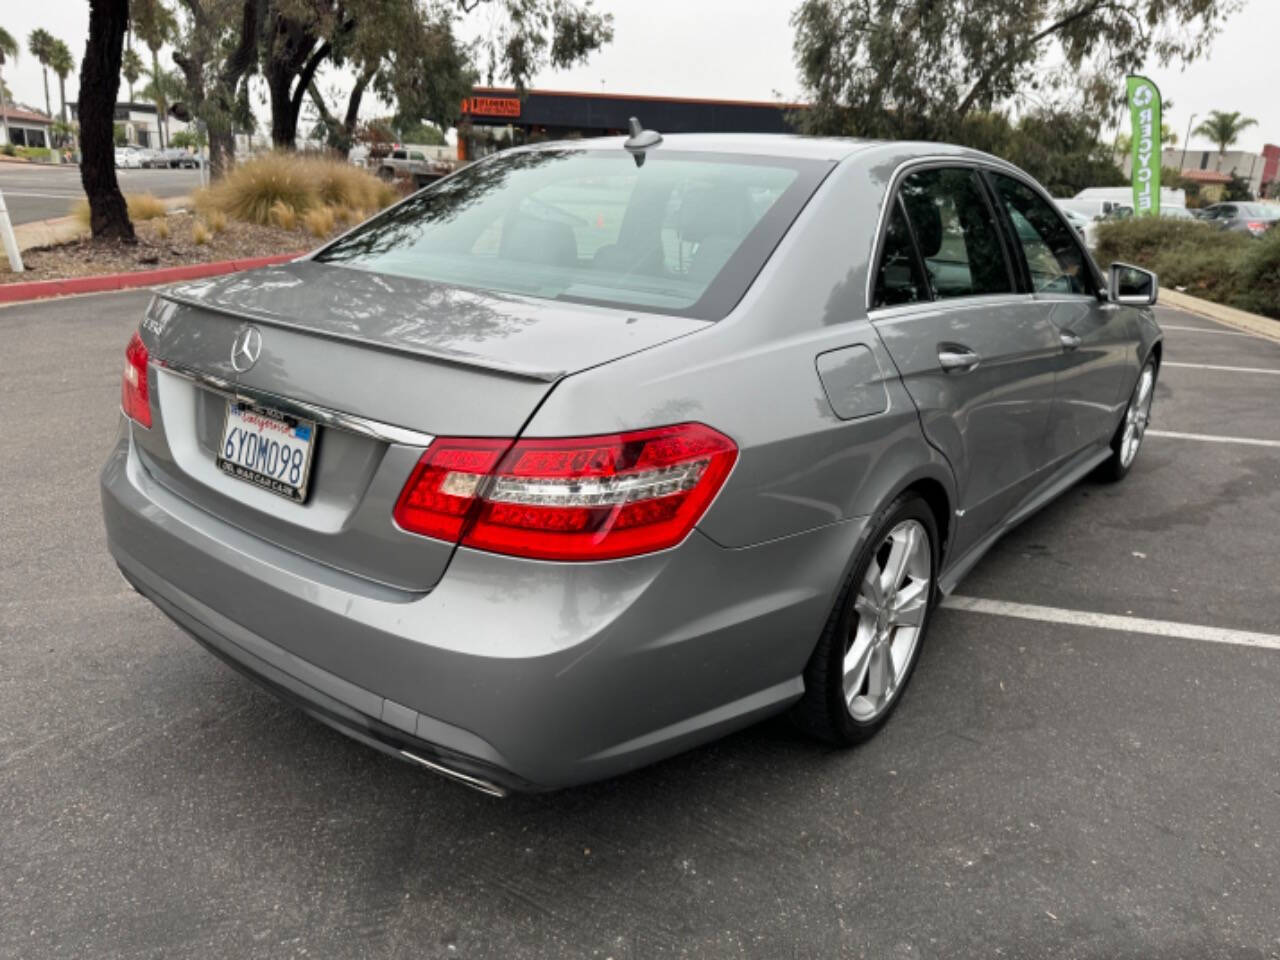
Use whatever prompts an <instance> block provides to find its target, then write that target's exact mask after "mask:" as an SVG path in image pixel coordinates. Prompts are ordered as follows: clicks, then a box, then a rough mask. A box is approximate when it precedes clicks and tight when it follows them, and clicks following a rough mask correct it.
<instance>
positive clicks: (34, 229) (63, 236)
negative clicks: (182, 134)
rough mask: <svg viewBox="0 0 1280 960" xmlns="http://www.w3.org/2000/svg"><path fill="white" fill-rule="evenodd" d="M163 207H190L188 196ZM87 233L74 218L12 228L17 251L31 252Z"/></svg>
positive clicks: (42, 221) (41, 221) (178, 198)
mask: <svg viewBox="0 0 1280 960" xmlns="http://www.w3.org/2000/svg"><path fill="white" fill-rule="evenodd" d="M163 199H164V205H165V207H167V208H168V209H169V210H170V211H173V210H177V209H180V208H183V207H189V206H191V198H190V197H189V196H182V197H165V198H163ZM88 233H89V231H88V229H86V228H85V227H84V226H83V225H82V224H81V223H80V221H78V220H77V219H76V218H75V217H69V216H68V217H54V218H53V219H50V220H35V221H33V222H31V223H22V224H19V225H18V226H16V227H14V228H13V234H14V236H15V237H16V238H17V240H18V249H19V250H31V249H32V248H34V247H48V246H52V245H53V244H56V243H67V242H68V241H71V240H75V239H77V238H78V237H83V236H87V235H88Z"/></svg>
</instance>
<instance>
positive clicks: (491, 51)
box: [263, 0, 613, 148]
mask: <svg viewBox="0 0 1280 960" xmlns="http://www.w3.org/2000/svg"><path fill="white" fill-rule="evenodd" d="M270 2H271V10H270V13H269V16H268V23H267V28H266V34H265V37H264V41H263V75H264V76H265V77H266V80H267V89H268V91H269V93H270V96H271V138H272V140H273V142H274V143H275V144H276V146H278V147H284V148H292V147H293V146H294V144H295V143H296V141H297V131H298V115H299V113H300V111H301V107H302V102H303V99H304V98H305V97H306V96H307V95H308V93H309V92H310V91H311V90H312V81H314V80H315V78H316V73H317V71H318V70H319V69H320V67H321V66H322V65H323V64H324V63H325V62H326V61H329V62H333V63H336V64H340V65H344V64H350V65H352V66H353V67H354V69H355V73H356V77H357V83H356V88H355V89H354V90H353V95H354V107H355V109H356V110H358V109H359V100H360V97H362V96H363V94H364V92H365V90H366V89H367V88H368V87H369V86H372V87H373V88H374V89H375V90H376V91H377V92H378V93H379V94H380V95H382V96H384V97H388V98H393V99H395V100H396V102H397V104H398V107H399V111H398V112H399V113H401V114H403V115H405V116H406V117H408V118H409V119H411V120H420V119H423V118H424V117H425V118H426V119H429V120H432V121H433V122H440V121H442V120H443V121H446V122H449V121H452V120H453V119H455V118H456V116H457V111H458V101H459V100H460V99H461V96H462V95H463V94H465V90H466V87H467V86H468V85H469V84H470V82H471V81H470V79H469V78H470V76H471V74H472V69H471V67H470V64H469V62H468V61H469V60H470V54H471V52H472V51H469V50H467V49H466V48H465V47H463V46H462V45H461V44H459V43H458V42H457V40H456V38H455V36H454V24H455V23H456V21H457V19H458V17H459V16H460V15H462V14H466V13H470V12H472V11H474V10H476V9H478V8H479V7H481V6H483V5H491V6H492V7H493V8H494V11H495V13H496V14H497V16H496V17H495V23H497V24H498V25H499V26H498V27H497V29H495V30H494V31H493V33H492V34H491V35H490V36H489V37H488V38H487V41H486V42H485V43H484V44H483V46H484V48H485V49H486V50H487V53H488V66H487V72H488V76H489V79H490V81H492V80H493V79H494V78H495V77H501V79H503V80H506V81H509V82H511V83H512V84H514V85H515V86H516V88H517V89H519V90H521V91H523V89H524V87H525V84H526V83H527V82H528V80H529V79H530V78H531V77H532V76H533V75H534V74H536V73H537V72H538V71H539V70H540V69H542V68H543V67H545V66H548V65H550V66H554V67H568V66H572V65H574V64H577V63H581V62H584V61H585V60H586V58H587V57H588V56H590V54H591V53H592V52H593V51H595V50H597V49H599V48H600V47H601V46H603V45H604V44H606V43H608V42H610V41H611V40H612V39H613V17H612V15H611V14H607V13H606V14H599V13H596V12H595V10H594V8H593V6H592V2H591V0H449V2H439V3H435V4H432V5H423V4H420V3H417V2H414V0H270ZM459 91H462V92H461V93H459ZM313 99H314V98H313ZM446 101H447V102H446ZM352 106H353V103H352V102H351V101H349V102H348V108H347V119H349V120H350V123H349V124H344V125H343V127H344V129H345V130H347V131H348V132H349V131H350V130H353V129H354V127H355V118H354V114H353V112H352ZM423 107H425V109H421V108H423ZM327 113H328V110H327V108H324V109H322V110H321V114H322V116H324V115H325V114H327Z"/></svg>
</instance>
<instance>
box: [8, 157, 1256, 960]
mask: <svg viewBox="0 0 1280 960" xmlns="http://www.w3.org/2000/svg"><path fill="white" fill-rule="evenodd" d="M133 176H134V177H135V178H137V179H145V178H146V177H147V176H148V174H147V173H146V172H143V173H141V174H136V173H135V174H134V175H133ZM162 176H163V175H162ZM146 300H147V294H145V293H136V292H135V293H118V294H109V295H101V296H95V297H86V298H80V299H69V300H64V301H59V302H46V303H40V304H33V305H21V306H15V307H8V308H4V309H0V336H2V337H3V342H4V344H5V354H6V356H5V361H6V362H5V371H6V375H5V377H4V378H3V379H2V380H0V397H2V403H3V411H4V416H3V419H2V420H0V433H2V435H3V440H4V442H3V450H4V455H3V457H0V490H3V491H4V496H3V497H2V498H0V543H3V544H4V550H3V552H2V553H0V824H3V827H2V828H0V958H14V960H17V958H22V960H43V958H50V957H93V958H95V960H107V958H156V960H160V958H179V957H198V958H200V960H217V958H235V960H244V958H254V957H263V958H280V957H300V956H303V955H307V956H311V957H326V958H348V957H349V958H365V957H380V958H381V957H404V958H436V957H466V958H484V957H501V958H504V960H506V958H526V957H527V958H552V957H554V958H579V957H596V958H600V960H603V958H605V957H613V958H616V960H624V958H652V957H668V956H689V957H698V958H708V957H712V958H714V957H761V958H769V960H774V958H791V957H796V958H837V957H867V958H875V960H887V958H912V960H914V958H934V957H936V958H968V957H975V958H976V957H981V958H997V957H1009V958H1033V960H1041V958H1082V960H1083V958H1093V960H1103V958H1105V960H1147V958H1179V960H1182V958H1186V960H1191V958H1195V960H1208V958H1232V960H1270V958H1275V957H1277V956H1280V908H1278V906H1277V905H1278V904H1280V709H1277V690H1280V636H1277V634H1280V591H1278V590H1277V588H1276V581H1277V569H1278V568H1277V560H1276V557H1277V552H1278V551H1277V547H1278V545H1280V543H1278V541H1280V418H1277V417H1276V416H1275V410H1276V409H1277V407H1278V406H1280V404H1278V402H1277V401H1280V376H1277V375H1276V373H1277V371H1280V345H1278V344H1275V343H1271V342H1267V341H1264V340H1260V339H1256V338H1253V337H1250V336H1247V335H1242V334H1238V333H1235V332H1233V331H1230V330H1227V329H1226V328H1222V327H1218V326H1216V325H1215V324H1213V323H1211V322H1209V321H1207V320H1203V319H1199V318H1196V317H1193V316H1190V315H1186V314H1178V313H1175V312H1173V311H1169V310H1159V311H1158V313H1159V316H1160V319H1161V320H1162V322H1164V323H1165V324H1166V325H1167V336H1168V340H1167V346H1166V354H1165V359H1166V361H1168V364H1167V366H1166V368H1165V369H1164V371H1163V372H1162V374H1161V378H1160V383H1159V387H1158V392H1157V394H1156V403H1155V421H1154V426H1153V433H1151V434H1149V435H1148V439H1147V441H1146V444H1145V446H1144V448H1143V450H1142V453H1141V455H1140V457H1139V459H1138V462H1137V464H1136V466H1135V468H1134V470H1133V472H1132V474H1131V475H1130V476H1129V478H1128V479H1127V480H1126V481H1125V482H1124V483H1123V484H1121V485H1119V486H1103V485H1099V484H1096V483H1093V482H1091V481H1086V482H1084V483H1082V484H1080V485H1079V486H1077V487H1076V488H1075V489H1073V490H1071V491H1070V492H1069V493H1067V494H1066V495H1065V496H1064V497H1063V498H1062V499H1061V500H1059V501H1058V502H1057V503H1055V504H1053V505H1052V506H1050V507H1049V508H1047V509H1046V510H1044V511H1042V512H1041V513H1040V514H1038V515H1037V516H1035V517H1034V518H1032V519H1031V520H1030V521H1028V522H1027V523H1026V524H1025V525H1024V526H1023V527H1021V528H1020V529H1019V530H1017V531H1016V532H1014V533H1013V534H1011V535H1010V536H1009V537H1007V538H1006V539H1005V540H1004V541H1003V542H1002V543H1001V544H1000V545H998V546H997V548H996V549H995V550H994V551H993V552H992V553H991V554H990V555H989V556H988V557H987V558H986V559H985V560H984V561H983V562H982V563H981V564H980V565H979V567H978V568H977V569H976V570H975V571H974V572H973V573H972V574H971V575H970V577H969V578H968V579H967V580H966V581H965V582H964V583H962V584H961V586H960V589H959V591H958V594H959V597H960V598H961V599H953V600H952V601H951V603H953V604H955V605H961V604H962V601H963V602H964V603H968V604H969V606H970V607H971V609H957V608H955V607H954V606H953V607H951V608H945V609H942V610H940V611H939V613H938V616H937V619H936V621H935V623H934V628H933V630H932V633H931V635H930V637H929V642H928V644H927V645H926V647H925V648H924V650H923V652H922V659H921V662H920V664H919V668H918V670H917V672H916V675H915V678H914V681H913V683H912V686H911V688H910V689H909V690H908V691H907V693H906V694H905V699H904V701H903V703H902V705H901V708H900V709H899V711H898V712H897V713H896V714H895V715H894V717H893V719H892V721H891V722H890V723H889V725H888V726H887V727H886V728H885V729H884V731H883V732H882V733H881V734H880V735H879V736H878V737H877V738H876V739H875V740H873V741H872V742H871V743H869V744H867V745H865V746H863V747H861V748H859V749H856V750H851V751H833V750H830V749H827V748H824V747H821V746H818V745H815V744H813V743H811V742H809V741H807V740H805V739H804V738H802V737H800V736H798V735H797V734H795V733H794V732H793V731H792V730H791V729H790V728H789V726H788V724H787V723H786V722H785V721H783V720H778V721H774V722H768V723H765V724H762V725H760V726H757V727H755V728H753V729H751V730H747V731H745V732H743V733H740V734H737V735H735V736H732V737H730V738H728V739H727V740H724V741H722V742H720V743H717V744H714V745H711V746H708V747H705V748H702V749H697V750H693V751H691V752H689V753H686V754H684V755H683V756H680V757H677V758H675V759H673V760H670V761H667V762H665V763H662V764H659V765H657V766H655V767H652V768H649V769H646V770H642V771H639V772H637V773H634V774H632V775H629V776H626V777H622V778H619V779H617V780H613V781H610V782H606V783H601V784H596V785H593V786H589V787H585V788H581V789H576V790H571V791H565V792H561V793H555V794H548V795H541V796H531V797H521V796H517V797H513V798H510V799H508V800H505V801H496V800H493V799H490V798H488V797H484V796H481V795H479V794H476V793H472V792H469V791H467V790H466V789H464V788H462V787H459V786H457V785H455V784H453V783H450V782H447V781H445V780H443V779H439V778H436V777H433V776H432V775H430V774H428V773H424V772H422V771H420V770H417V769H415V768H413V767H410V766H408V765H406V764H403V763H399V762H397V761H395V760H392V759H390V758H388V757H386V756H383V755H382V754H380V753H377V752H375V751H373V750H370V749H368V748H366V747H363V746H361V745H359V744H357V743H354V742H352V741H350V740H348V739H346V738H344V737H342V736H340V735H339V734H336V733H334V732H332V731H331V730H329V729H328V728H326V727H324V726H322V725H321V724H320V723H318V722H316V721H313V720H310V719H308V718H307V717H306V716H304V715H303V714H302V713H300V712H299V711H297V710H295V709H292V708H290V707H288V706H285V705H283V704H281V703H280V702H278V701H277V700H275V699H273V698H272V697H271V696H269V695H268V694H266V693H264V692H263V691H261V690H260V689H259V688H257V687H256V686H254V685H253V684H252V683H250V682H249V681H247V680H245V679H244V678H242V677H241V676H240V675H238V674H236V673H234V672H232V671H231V670H230V669H228V668H227V667H226V666H224V665H223V664H222V663H221V662H219V661H218V660H215V659H214V658H213V657H212V656H210V655H209V654H207V653H205V652H204V651H203V650H202V649H200V648H199V647H198V646H197V645H196V644H195V643H194V642H193V641H191V640H190V639H189V638H188V637H186V636H185V635H184V634H183V633H182V632H181V631H180V630H179V629H178V628H177V627H175V626H174V625H173V624H172V623H170V622H169V621H168V620H167V619H165V617H164V616H162V615H161V614H160V613H159V612H158V611H157V610H156V609H155V608H154V607H152V606H151V605H150V604H148V603H146V602H145V601H143V600H141V599H140V598H139V597H138V596H136V595H135V594H134V593H133V592H132V591H131V590H130V589H128V588H127V587H126V586H125V584H124V582H123V581H122V580H121V578H120V577H119V575H118V574H117V573H116V570H115V568H114V566H113V564H112V562H111V560H110V558H109V557H108V555H107V552H106V548H105V545H104V543H103V533H102V524H101V518H100V514H99V504H98V493H97V471H98V467H99V465H100V464H101V462H102V460H103V458H104V457H105V455H106V452H107V449H108V447H109V446H110V444H111V439H112V436H113V434H114V433H115V429H116V421H117V416H118V414H117V405H118V402H119V380H120V369H121V363H122V353H123V349H124V345H125V341H126V340H127V338H128V336H129V332H130V331H131V329H132V328H133V327H134V326H135V325H136V324H137V322H138V319H139V317H140V315H141V313H142V310H143V307H144V304H145V303H146ZM1175 364H1179V365H1177V366H1175ZM1223 367H1226V368H1239V369H1238V370H1233V369H1227V370H1224V369H1222V368H1223ZM1241 371H1245V372H1241ZM1250 371H1253V372H1250ZM1246 441H1247V442H1246ZM1015 604H1016V605H1020V606H1014V605H1015ZM1100 615H1109V617H1110V618H1109V619H1108V618H1105V617H1100ZM1125 617H1128V618H1138V619H1120V618H1125ZM1233 631H1234V632H1233ZM1245 631H1249V633H1246V632H1245ZM1162 634H1163V635H1162Z"/></svg>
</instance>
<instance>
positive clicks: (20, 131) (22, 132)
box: [0, 106, 53, 147]
mask: <svg viewBox="0 0 1280 960" xmlns="http://www.w3.org/2000/svg"><path fill="white" fill-rule="evenodd" d="M4 117H5V120H6V121H7V123H8V127H9V137H10V140H11V141H12V143H13V145H14V146H15V147H47V146H49V145H50V144H51V142H52V140H51V136H52V130H53V120H52V119H50V118H49V117H46V116H45V115H44V114H43V113H37V112H36V111H34V110H27V109H26V108H24V107H15V106H5V107H4ZM4 128H5V124H0V146H4V144H6V143H8V142H10V140H5V136H4Z"/></svg>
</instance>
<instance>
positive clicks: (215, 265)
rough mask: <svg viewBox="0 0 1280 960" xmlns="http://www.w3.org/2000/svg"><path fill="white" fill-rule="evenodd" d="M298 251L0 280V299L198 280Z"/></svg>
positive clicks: (20, 299)
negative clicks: (60, 276)
mask: <svg viewBox="0 0 1280 960" xmlns="http://www.w3.org/2000/svg"><path fill="white" fill-rule="evenodd" d="M301 255H302V251H298V250H295V251H294V252H292V253H273V254H270V255H269V256H265V257H245V258H241V259H236V260H215V261H213V262H211V263H192V264H187V265H185V266H181V267H162V268H160V269H159V270H137V271H134V272H133V273H105V274H98V275H97V276H93V277H68V278H67V279H65V280H32V281H30V282H28V283H6V284H0V303H22V302H24V301H27V300H43V299H45V298H47V297H64V296H67V295H69V294H76V293H104V292H106V291H108V290H129V289H131V288H134V287H153V286H158V285H160V284H165V283H177V282H178V281H179V280H199V279H201V278H203V277H216V276H219V275H221V274H224V273H235V272H236V271H238V270H252V269H254V268H255V267H269V266H271V265H272V264H276V263H284V262H285V261H287V260H293V259H295V258H296V257H300V256H301Z"/></svg>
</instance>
